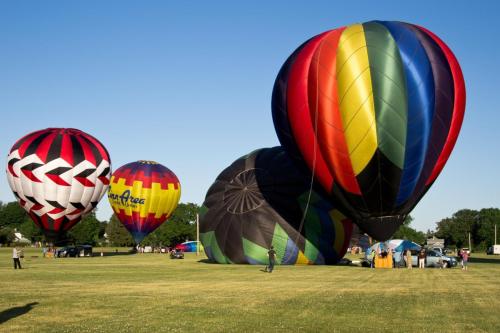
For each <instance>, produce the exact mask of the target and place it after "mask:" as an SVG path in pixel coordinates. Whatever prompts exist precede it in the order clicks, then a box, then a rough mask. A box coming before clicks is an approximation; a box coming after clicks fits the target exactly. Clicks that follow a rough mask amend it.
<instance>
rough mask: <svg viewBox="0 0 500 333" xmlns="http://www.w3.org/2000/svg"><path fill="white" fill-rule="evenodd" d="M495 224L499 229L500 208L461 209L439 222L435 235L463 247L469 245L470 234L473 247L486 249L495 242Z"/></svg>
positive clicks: (474, 248) (480, 249)
mask: <svg viewBox="0 0 500 333" xmlns="http://www.w3.org/2000/svg"><path fill="white" fill-rule="evenodd" d="M495 225H497V229H500V209H498V208H483V209H481V210H473V209H461V210H459V211H457V212H455V213H454V214H453V215H452V216H451V217H447V218H444V219H442V220H441V221H439V222H437V228H436V231H435V233H434V235H435V236H436V237H438V238H444V240H445V244H447V245H448V246H456V247H458V248H461V247H468V246H469V234H470V239H471V245H472V249H473V250H474V251H484V250H486V248H487V247H489V246H491V245H493V244H494V243H495V239H494V237H495V236H494V233H495V231H494V230H495Z"/></svg>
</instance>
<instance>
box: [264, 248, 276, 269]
mask: <svg viewBox="0 0 500 333" xmlns="http://www.w3.org/2000/svg"><path fill="white" fill-rule="evenodd" d="M267 255H268V256H269V265H268V266H267V267H266V269H265V271H266V272H269V273H272V272H273V269H274V263H275V262H276V251H274V247H273V246H272V245H271V247H270V248H269V251H267Z"/></svg>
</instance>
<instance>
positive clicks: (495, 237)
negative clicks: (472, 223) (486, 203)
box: [494, 223, 498, 245]
mask: <svg viewBox="0 0 500 333" xmlns="http://www.w3.org/2000/svg"><path fill="white" fill-rule="evenodd" d="M496 244H498V243H497V224H496V223H495V244H494V245H496Z"/></svg>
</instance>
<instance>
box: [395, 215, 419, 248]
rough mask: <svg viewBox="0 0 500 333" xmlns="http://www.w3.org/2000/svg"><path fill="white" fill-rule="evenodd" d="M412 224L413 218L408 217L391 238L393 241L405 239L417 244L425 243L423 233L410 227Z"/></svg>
mask: <svg viewBox="0 0 500 333" xmlns="http://www.w3.org/2000/svg"><path fill="white" fill-rule="evenodd" d="M412 222H413V217H412V216H411V215H408V216H407V217H406V219H405V221H404V222H403V225H402V226H401V227H399V229H398V230H397V231H396V232H395V233H394V235H393V236H392V238H393V239H407V240H410V241H412V242H415V243H417V244H423V243H425V239H426V237H425V233H423V232H422V231H417V230H416V229H413V228H412V227H411V223H412Z"/></svg>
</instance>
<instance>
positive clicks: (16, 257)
mask: <svg viewBox="0 0 500 333" xmlns="http://www.w3.org/2000/svg"><path fill="white" fill-rule="evenodd" d="M20 252H21V251H20V250H19V248H18V247H15V248H13V249H12V260H13V261H14V269H17V268H18V267H19V269H21V261H19V256H20Z"/></svg>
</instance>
